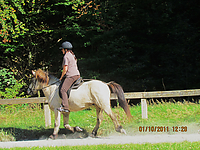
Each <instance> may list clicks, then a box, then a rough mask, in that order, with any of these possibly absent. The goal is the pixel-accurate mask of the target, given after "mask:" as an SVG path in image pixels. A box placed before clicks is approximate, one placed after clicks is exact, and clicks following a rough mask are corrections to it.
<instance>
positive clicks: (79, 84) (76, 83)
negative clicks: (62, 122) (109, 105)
mask: <svg viewBox="0 0 200 150" xmlns="http://www.w3.org/2000/svg"><path fill="white" fill-rule="evenodd" d="M83 82H84V81H83V79H82V77H80V78H79V79H78V80H76V81H74V83H73V84H72V85H71V87H70V88H69V90H68V91H67V96H68V98H69V96H70V92H71V90H72V89H78V88H79V86H81V85H82V84H83ZM61 86H62V83H61V84H60V85H59V96H60V98H62V95H61V92H60V89H61Z"/></svg>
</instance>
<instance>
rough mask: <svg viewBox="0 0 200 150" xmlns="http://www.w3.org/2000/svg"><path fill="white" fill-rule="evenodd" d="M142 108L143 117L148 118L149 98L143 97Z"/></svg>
mask: <svg viewBox="0 0 200 150" xmlns="http://www.w3.org/2000/svg"><path fill="white" fill-rule="evenodd" d="M141 108H142V119H148V114H147V100H146V99H144V98H142V99H141Z"/></svg>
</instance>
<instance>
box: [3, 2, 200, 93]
mask: <svg viewBox="0 0 200 150" xmlns="http://www.w3.org/2000/svg"><path fill="white" fill-rule="evenodd" d="M198 3H199V2H198V1H195V2H194V1H193V2H192V1H190V2H189V1H186V0H183V1H181V2H179V1H171V0H166V1H163V0H147V1H140V0H134V1H132V0H127V1H125V2H124V1H120V0H106V1H105V0H101V1H100V0H92V1H91V0H73V1H69V0H59V1H58V0H51V1H49V0H40V1H35V0H29V1H28V0H11V1H4V0H2V1H1V3H0V4H1V11H0V14H1V16H2V17H1V21H0V22H1V26H2V28H1V35H0V36H1V41H2V42H0V46H1V55H0V58H1V59H0V63H1V65H2V67H3V68H8V69H12V70H14V72H16V73H17V74H16V78H17V79H22V78H23V80H24V81H25V82H28V80H29V78H30V75H29V74H31V70H32V69H37V68H42V69H45V70H49V71H51V72H58V73H57V74H58V76H59V75H60V72H59V70H60V69H61V64H62V54H61V53H60V52H59V50H58V47H59V46H60V45H61V43H62V42H64V41H66V40H68V41H70V42H72V44H73V47H74V52H75V54H76V56H77V58H78V59H79V61H78V66H79V69H80V72H81V75H82V76H83V77H84V78H96V79H100V80H104V81H110V80H115V81H116V82H118V83H120V84H121V85H122V86H123V87H124V89H125V91H146V90H171V89H188V88H189V89H190V88H199V84H198V83H199V81H200V80H199V78H198V74H199V73H200V69H199V68H200V63H199V61H198V60H199V57H200V54H199V46H200V42H199V38H200V34H199V27H200V26H199V25H200V22H199V19H198V18H199V14H200V9H199V8H198V5H197V4H198ZM9 18H10V19H9ZM15 21H16V22H15ZM7 32H8V33H7ZM24 77H25V78H24Z"/></svg>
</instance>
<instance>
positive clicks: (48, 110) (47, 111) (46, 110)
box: [44, 103, 51, 127]
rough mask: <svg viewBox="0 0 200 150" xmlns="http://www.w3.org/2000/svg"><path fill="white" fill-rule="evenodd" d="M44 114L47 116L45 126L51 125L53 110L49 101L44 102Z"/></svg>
mask: <svg viewBox="0 0 200 150" xmlns="http://www.w3.org/2000/svg"><path fill="white" fill-rule="evenodd" d="M44 116H45V127H49V126H50V125H51V110H50V108H49V105H48V103H44Z"/></svg>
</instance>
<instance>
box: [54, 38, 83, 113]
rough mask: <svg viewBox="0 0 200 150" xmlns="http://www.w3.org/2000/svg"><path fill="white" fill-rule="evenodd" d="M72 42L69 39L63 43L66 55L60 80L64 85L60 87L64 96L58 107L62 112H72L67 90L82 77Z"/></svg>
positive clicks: (62, 47)
mask: <svg viewBox="0 0 200 150" xmlns="http://www.w3.org/2000/svg"><path fill="white" fill-rule="evenodd" d="M72 48H73V46H72V44H71V43H70V42H68V41H65V42H63V43H62V46H61V47H60V48H59V49H61V51H62V53H63V55H64V57H63V63H62V68H63V70H62V74H61V77H60V81H62V83H61V84H62V85H61V88H60V93H61V96H62V104H61V106H60V107H59V108H57V110H58V111H60V112H70V110H69V104H68V101H69V100H68V96H67V91H68V89H69V88H70V87H71V85H72V84H73V83H74V81H76V80H78V79H79V78H80V72H79V70H78V66H77V59H76V56H75V55H74V53H73V52H72Z"/></svg>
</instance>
